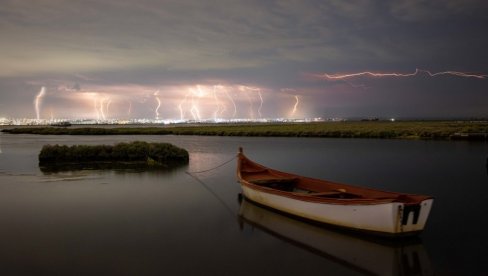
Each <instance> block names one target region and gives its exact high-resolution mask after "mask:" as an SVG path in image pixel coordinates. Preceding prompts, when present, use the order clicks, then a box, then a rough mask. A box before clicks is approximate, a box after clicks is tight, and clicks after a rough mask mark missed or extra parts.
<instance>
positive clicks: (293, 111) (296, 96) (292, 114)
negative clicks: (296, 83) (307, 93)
mask: <svg viewBox="0 0 488 276" xmlns="http://www.w3.org/2000/svg"><path fill="white" fill-rule="evenodd" d="M299 103H300V100H299V99H298V95H295V105H294V106H293V109H292V111H291V116H292V117H293V116H294V115H295V113H297V107H298V104H299Z"/></svg>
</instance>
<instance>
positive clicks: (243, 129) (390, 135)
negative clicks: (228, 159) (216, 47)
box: [3, 121, 488, 139]
mask: <svg viewBox="0 0 488 276" xmlns="http://www.w3.org/2000/svg"><path fill="white" fill-rule="evenodd" d="M3 131H4V132H7V133H12V134H46V135H168V134H172V135H205V136H207V135H212V136H271V137H331V138H381V139H451V138H453V137H458V138H460V139H470V137H471V138H472V137H477V136H471V135H467V136H459V135H458V134H460V133H461V134H480V133H481V134H486V133H488V123H486V122H468V121H401V122H388V121H379V122H358V121H351V122H321V123H274V124H271V123H270V124H267V123H254V124H251V123H248V124H202V125H191V126H181V125H170V126H161V127H130V128H128V127H120V128H98V127H96V128H95V127H92V128H89V127H83V128H76V127H72V128H54V127H28V128H14V129H5V130H3ZM456 135H457V136H456ZM485 137H486V135H485Z"/></svg>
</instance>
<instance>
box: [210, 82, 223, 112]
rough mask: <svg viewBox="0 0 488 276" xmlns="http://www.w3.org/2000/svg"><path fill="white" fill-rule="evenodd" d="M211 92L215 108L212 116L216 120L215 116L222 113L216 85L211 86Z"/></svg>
mask: <svg viewBox="0 0 488 276" xmlns="http://www.w3.org/2000/svg"><path fill="white" fill-rule="evenodd" d="M212 92H213V97H214V100H215V105H216V109H215V111H214V114H213V115H214V116H213V117H214V120H217V117H218V116H219V115H221V114H222V110H223V109H222V108H221V107H222V103H221V102H220V100H219V98H218V97H217V85H214V86H213V90H212Z"/></svg>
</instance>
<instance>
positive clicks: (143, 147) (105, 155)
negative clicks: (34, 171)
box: [39, 141, 189, 167]
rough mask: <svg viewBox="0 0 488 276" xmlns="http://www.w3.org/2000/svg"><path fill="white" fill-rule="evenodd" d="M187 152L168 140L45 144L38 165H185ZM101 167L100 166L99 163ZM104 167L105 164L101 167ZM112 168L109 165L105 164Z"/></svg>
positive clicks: (187, 159) (187, 156)
mask: <svg viewBox="0 0 488 276" xmlns="http://www.w3.org/2000/svg"><path fill="white" fill-rule="evenodd" d="M188 161H189V154H188V151H186V150H185V149H182V148H179V147H176V146H174V145H172V144H169V143H147V142H141V141H135V142H131V143H119V144H116V145H113V146H112V145H74V146H66V145H45V146H43V147H42V149H41V152H40V153H39V165H40V166H41V167H43V166H47V167H49V166H51V167H52V166H60V167H61V166H66V165H70V164H71V165H76V166H81V167H83V166H84V165H89V166H93V165H94V164H105V165H107V164H113V165H121V164H122V165H137V166H139V167H140V166H141V165H143V166H149V167H151V166H159V167H160V166H162V167H171V166H175V165H183V164H188ZM98 167H100V166H98ZM101 167H107V166H101ZM108 167H111V166H108Z"/></svg>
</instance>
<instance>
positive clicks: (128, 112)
mask: <svg viewBox="0 0 488 276" xmlns="http://www.w3.org/2000/svg"><path fill="white" fill-rule="evenodd" d="M131 112H132V102H131V101H129V110H128V111H127V116H129V117H130V114H131Z"/></svg>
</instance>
